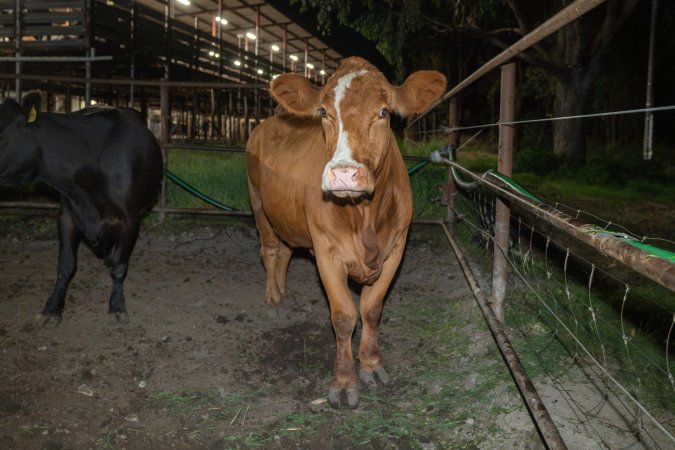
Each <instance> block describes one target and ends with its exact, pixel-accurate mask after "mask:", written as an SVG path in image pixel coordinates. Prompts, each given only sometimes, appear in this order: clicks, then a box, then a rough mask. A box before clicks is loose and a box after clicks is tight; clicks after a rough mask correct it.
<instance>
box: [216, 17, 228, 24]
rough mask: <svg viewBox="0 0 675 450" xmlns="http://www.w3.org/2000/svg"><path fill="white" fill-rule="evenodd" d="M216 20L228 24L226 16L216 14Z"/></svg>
mask: <svg viewBox="0 0 675 450" xmlns="http://www.w3.org/2000/svg"><path fill="white" fill-rule="evenodd" d="M216 22H218V23H220V24H223V25H227V19H226V18H224V17H220V16H216Z"/></svg>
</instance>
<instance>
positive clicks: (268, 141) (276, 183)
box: [246, 114, 326, 248]
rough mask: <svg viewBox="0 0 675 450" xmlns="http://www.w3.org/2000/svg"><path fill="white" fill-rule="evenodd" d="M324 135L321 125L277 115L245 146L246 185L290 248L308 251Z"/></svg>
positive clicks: (261, 125)
mask: <svg viewBox="0 0 675 450" xmlns="http://www.w3.org/2000/svg"><path fill="white" fill-rule="evenodd" d="M323 136H324V134H323V130H322V128H321V123H320V121H318V120H316V119H313V118H298V117H295V116H292V115H289V114H281V115H278V116H274V117H271V118H270V119H268V120H266V121H265V122H263V123H262V124H260V125H259V126H258V127H256V128H255V129H254V130H253V132H252V133H251V136H250V137H249V140H248V143H247V145H246V152H247V164H248V176H249V181H250V183H251V185H252V186H253V187H254V188H255V189H257V191H258V192H259V194H260V197H261V201H262V205H263V209H264V212H265V215H266V217H267V219H268V220H269V221H270V223H271V225H272V226H273V227H274V230H275V232H276V233H277V234H278V235H279V237H281V238H282V239H283V240H284V241H286V242H287V243H288V244H290V245H291V246H294V247H305V248H311V247H312V242H311V237H310V234H309V228H308V224H307V215H308V209H310V210H311V209H312V208H316V207H317V206H318V205H317V202H320V201H321V198H322V192H321V173H322V170H323V166H324V165H325V163H326V156H325V154H324V147H325V141H324V137H323Z"/></svg>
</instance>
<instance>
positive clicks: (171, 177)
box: [166, 170, 236, 211]
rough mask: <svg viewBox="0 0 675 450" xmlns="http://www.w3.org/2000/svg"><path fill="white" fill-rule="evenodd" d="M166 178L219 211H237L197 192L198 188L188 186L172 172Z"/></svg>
mask: <svg viewBox="0 0 675 450" xmlns="http://www.w3.org/2000/svg"><path fill="white" fill-rule="evenodd" d="M166 177H167V178H168V179H169V180H171V181H173V182H174V183H176V185H178V187H180V188H181V189H183V190H185V191H187V192H189V193H190V194H192V195H194V196H195V197H197V198H198V199H200V200H202V201H204V202H206V203H208V204H209V205H211V206H215V207H216V208H218V209H223V210H225V211H236V208H233V207H231V206H227V205H225V204H223V203H220V202H219V201H218V200H215V199H213V198H211V197H209V196H208V195H206V194H204V193H203V192H200V191H199V190H197V189H196V188H194V187H192V186H190V184H188V183H187V182H186V181H184V180H181V179H180V178H178V177H177V176H176V175H175V174H173V173H172V172H171V171H169V170H167V171H166Z"/></svg>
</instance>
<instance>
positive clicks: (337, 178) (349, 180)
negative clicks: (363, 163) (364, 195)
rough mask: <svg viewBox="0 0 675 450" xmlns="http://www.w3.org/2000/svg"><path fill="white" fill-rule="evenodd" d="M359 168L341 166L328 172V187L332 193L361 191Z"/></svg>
mask: <svg viewBox="0 0 675 450" xmlns="http://www.w3.org/2000/svg"><path fill="white" fill-rule="evenodd" d="M360 171H361V170H360V169H359V168H358V167H354V166H347V165H339V166H335V167H333V168H331V169H330V171H329V172H328V186H329V189H330V190H331V191H359V190H361V189H360V188H359V183H358V175H359V172H360Z"/></svg>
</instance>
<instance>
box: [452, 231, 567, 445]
mask: <svg viewBox="0 0 675 450" xmlns="http://www.w3.org/2000/svg"><path fill="white" fill-rule="evenodd" d="M442 226H443V231H445V235H446V236H447V238H448V241H449V242H450V245H451V246H452V249H453V250H454V252H455V255H456V256H457V261H458V262H459V265H460V266H461V267H462V271H463V272H464V276H465V277H466V280H467V281H468V282H469V286H471V290H472V291H473V295H474V297H475V298H476V301H477V302H478V306H479V307H480V310H481V312H482V313H483V317H485V321H486V322H487V324H488V327H489V328H490V332H491V333H492V336H493V337H494V339H495V342H496V343H497V346H498V347H499V351H500V352H501V354H502V357H503V358H504V362H506V365H507V366H508V367H509V370H510V372H511V375H512V376H513V379H514V381H515V382H516V385H517V386H518V390H519V391H520V395H521V396H522V397H523V400H524V401H525V405H526V406H527V409H528V411H529V412H530V416H531V417H532V419H533V420H534V423H535V425H536V427H537V431H539V434H540V435H541V438H542V440H543V441H544V442H545V443H546V447H547V448H549V449H552V450H564V449H567V445H565V441H563V439H562V437H561V436H560V433H559V431H558V428H557V427H556V426H555V422H553V419H552V418H551V415H550V414H549V413H548V410H547V409H546V406H545V405H544V402H543V401H542V400H541V397H539V393H538V392H537V389H536V388H535V387H534V384H532V381H531V380H530V378H529V377H528V376H527V373H526V372H525V369H524V368H523V364H522V363H521V362H520V359H519V358H518V355H517V354H516V352H515V350H513V346H512V345H511V342H510V341H509V338H508V336H507V335H506V333H505V332H504V328H503V327H502V324H501V322H500V320H498V319H497V317H496V316H495V314H494V313H493V311H492V309H490V307H489V306H488V302H487V301H486V298H485V296H484V294H483V291H482V290H481V288H480V286H479V285H478V282H477V281H476V277H475V276H474V275H473V272H472V270H471V266H469V264H468V262H467V261H466V258H464V254H463V253H462V250H461V249H460V248H459V245H457V242H456V241H455V239H454V238H453V237H452V234H451V233H450V230H449V229H448V228H447V227H446V226H445V225H442Z"/></svg>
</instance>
